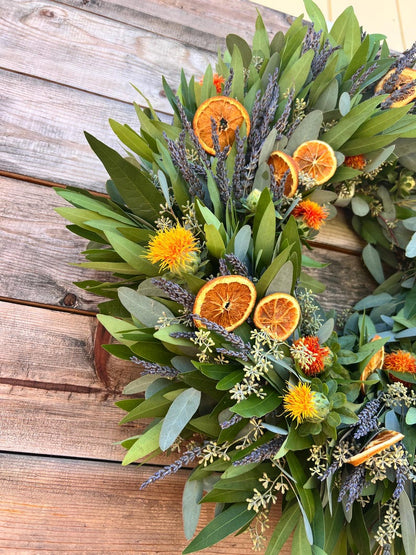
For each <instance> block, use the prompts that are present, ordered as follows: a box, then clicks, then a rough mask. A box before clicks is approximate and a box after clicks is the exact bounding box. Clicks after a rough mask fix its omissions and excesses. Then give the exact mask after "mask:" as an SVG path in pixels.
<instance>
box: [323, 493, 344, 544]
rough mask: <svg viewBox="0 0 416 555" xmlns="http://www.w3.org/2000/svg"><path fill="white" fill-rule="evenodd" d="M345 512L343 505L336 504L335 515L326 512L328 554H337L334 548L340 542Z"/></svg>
mask: <svg viewBox="0 0 416 555" xmlns="http://www.w3.org/2000/svg"><path fill="white" fill-rule="evenodd" d="M343 524H344V511H343V508H342V504H341V503H338V502H335V509H334V511H333V513H332V514H331V512H330V511H329V510H328V509H326V510H325V547H324V549H325V551H326V552H327V553H336V551H334V548H335V546H336V544H337V542H338V539H339V536H340V534H341V531H342V529H343Z"/></svg>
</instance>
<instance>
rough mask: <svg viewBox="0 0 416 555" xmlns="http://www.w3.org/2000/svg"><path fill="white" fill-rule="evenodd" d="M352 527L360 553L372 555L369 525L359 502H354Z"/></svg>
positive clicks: (361, 554)
mask: <svg viewBox="0 0 416 555" xmlns="http://www.w3.org/2000/svg"><path fill="white" fill-rule="evenodd" d="M350 529H351V532H352V535H353V538H354V543H355V545H356V546H357V548H358V552H359V553H360V555H371V548H370V538H369V536H368V530H367V525H366V522H365V520H364V515H363V510H362V508H361V507H360V506H359V505H358V503H354V507H353V511H352V519H351V524H350Z"/></svg>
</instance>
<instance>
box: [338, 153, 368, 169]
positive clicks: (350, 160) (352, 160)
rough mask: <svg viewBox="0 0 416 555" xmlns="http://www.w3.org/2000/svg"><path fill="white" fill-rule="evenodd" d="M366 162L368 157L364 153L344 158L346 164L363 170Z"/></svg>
mask: <svg viewBox="0 0 416 555" xmlns="http://www.w3.org/2000/svg"><path fill="white" fill-rule="evenodd" d="M366 163H367V162H366V159H365V158H364V156H363V155H362V154H358V155H357V156H346V157H345V160H344V165H345V166H348V167H350V168H354V169H355V170H363V169H364V168H365V165H366Z"/></svg>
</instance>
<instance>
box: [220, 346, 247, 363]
mask: <svg viewBox="0 0 416 555" xmlns="http://www.w3.org/2000/svg"><path fill="white" fill-rule="evenodd" d="M216 351H217V353H220V354H222V355H224V356H226V357H233V358H241V360H248V356H247V355H246V354H245V353H243V352H241V351H232V350H231V349H225V348H224V347H219V348H218V349H216Z"/></svg>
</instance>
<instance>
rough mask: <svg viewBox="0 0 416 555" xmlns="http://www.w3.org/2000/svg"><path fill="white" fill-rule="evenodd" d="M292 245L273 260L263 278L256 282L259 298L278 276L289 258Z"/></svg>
mask: <svg viewBox="0 0 416 555" xmlns="http://www.w3.org/2000/svg"><path fill="white" fill-rule="evenodd" d="M290 251H291V247H290V246H289V247H286V248H285V249H284V250H283V251H282V252H281V253H279V255H278V256H277V257H276V258H275V259H274V260H273V262H272V263H271V264H270V266H269V267H268V268H267V270H265V272H264V273H263V275H262V276H261V278H260V279H259V281H258V282H257V284H256V290H257V296H258V297H259V298H261V297H263V296H264V293H265V292H266V290H267V288H268V287H269V285H270V283H271V282H272V280H273V278H274V277H275V276H276V274H277V273H278V271H279V270H280V268H281V267H282V266H283V264H284V263H285V262H286V261H287V259H288V258H289V255H290Z"/></svg>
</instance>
